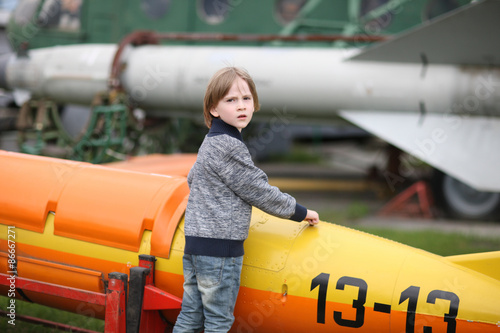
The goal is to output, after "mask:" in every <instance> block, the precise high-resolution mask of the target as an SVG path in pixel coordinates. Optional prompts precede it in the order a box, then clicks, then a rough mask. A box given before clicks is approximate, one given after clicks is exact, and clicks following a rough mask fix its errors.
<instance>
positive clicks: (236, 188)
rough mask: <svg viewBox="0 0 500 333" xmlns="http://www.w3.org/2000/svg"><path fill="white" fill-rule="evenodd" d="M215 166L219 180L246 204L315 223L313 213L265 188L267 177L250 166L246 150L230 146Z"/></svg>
mask: <svg viewBox="0 0 500 333" xmlns="http://www.w3.org/2000/svg"><path fill="white" fill-rule="evenodd" d="M217 164H218V169H219V170H218V172H217V173H218V174H219V176H220V177H221V180H222V181H223V182H224V183H225V184H226V185H227V186H228V187H229V188H230V189H231V190H232V191H233V192H235V193H236V195H238V196H239V197H240V198H242V199H243V200H244V201H246V202H247V203H249V204H250V205H252V206H255V207H257V208H259V209H261V210H263V211H265V212H266V213H269V214H271V215H275V216H278V217H282V218H287V219H293V220H295V221H303V220H305V219H308V221H309V223H310V224H311V223H314V224H315V223H317V222H314V221H317V220H318V218H317V213H316V212H314V211H308V210H307V209H306V208H305V207H304V206H301V205H299V204H297V203H296V200H295V198H293V197H292V196H290V195H288V194H286V193H283V192H281V191H280V190H279V189H278V188H277V187H275V186H271V185H269V183H268V178H267V175H266V174H265V173H264V171H262V170H261V169H259V168H257V167H256V166H255V165H254V163H253V161H252V159H251V157H250V154H249V153H248V150H247V149H246V147H244V146H239V145H238V146H233V147H231V150H230V151H229V152H228V153H227V154H225V156H224V158H223V159H222V160H220V161H218V163H217ZM314 213H316V217H315V215H314Z"/></svg>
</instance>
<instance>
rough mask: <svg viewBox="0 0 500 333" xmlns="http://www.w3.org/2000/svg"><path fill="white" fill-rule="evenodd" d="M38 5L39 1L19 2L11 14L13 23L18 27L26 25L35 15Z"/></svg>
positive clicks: (25, 0) (24, 0) (27, 0)
mask: <svg viewBox="0 0 500 333" xmlns="http://www.w3.org/2000/svg"><path fill="white" fill-rule="evenodd" d="M39 4H40V0H23V1H19V3H18V5H17V7H16V8H15V9H14V12H13V13H12V15H13V17H14V22H16V23H17V24H20V25H24V24H26V23H28V22H29V21H30V20H31V18H32V17H33V16H34V15H35V12H36V9H37V8H38V5H39Z"/></svg>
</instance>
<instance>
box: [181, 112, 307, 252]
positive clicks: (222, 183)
mask: <svg viewBox="0 0 500 333" xmlns="http://www.w3.org/2000/svg"><path fill="white" fill-rule="evenodd" d="M188 184H189V188H190V190H191V192H190V194H189V200H188V204H187V208H186V215H185V227H184V231H185V236H186V247H185V250H184V252H185V253H187V254H197V255H208V256H215V257H236V256H241V255H243V254H244V251H243V242H244V241H245V239H246V238H247V237H248V229H249V226H250V217H251V213H252V206H255V207H257V208H259V209H261V210H263V211H265V212H266V213H269V214H271V215H274V216H277V217H281V218H287V219H291V220H294V221H302V220H304V218H305V216H306V214H307V209H306V208H305V207H304V206H301V205H299V204H297V203H296V201H295V199H294V198H293V197H291V196H290V195H288V194H286V193H282V192H281V191H280V190H279V189H278V188H277V187H274V186H271V185H269V183H268V178H267V175H266V174H265V173H264V172H263V171H262V170H260V169H259V168H257V167H256V166H255V165H254V163H253V162H252V158H251V156H250V153H249V151H248V148H247V147H246V145H245V144H244V143H243V141H242V138H241V133H240V132H239V131H238V129H236V128H235V127H233V126H231V125H228V124H226V123H225V122H223V121H222V120H220V119H219V118H216V119H214V121H213V123H212V127H211V129H210V131H209V133H208V135H207V136H206V137H205V139H204V141H203V143H202V145H201V147H200V149H199V151H198V157H197V160H196V163H195V164H194V165H193V167H192V169H191V171H190V172H189V175H188Z"/></svg>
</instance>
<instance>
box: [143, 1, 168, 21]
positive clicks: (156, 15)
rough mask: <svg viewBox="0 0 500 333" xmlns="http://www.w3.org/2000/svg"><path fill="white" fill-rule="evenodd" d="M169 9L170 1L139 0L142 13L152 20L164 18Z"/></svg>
mask: <svg viewBox="0 0 500 333" xmlns="http://www.w3.org/2000/svg"><path fill="white" fill-rule="evenodd" d="M169 7H170V0H141V9H142V11H143V12H144V13H146V15H147V17H149V18H150V19H153V20H158V19H160V18H162V17H164V16H165V14H166V13H167V12H168V8H169Z"/></svg>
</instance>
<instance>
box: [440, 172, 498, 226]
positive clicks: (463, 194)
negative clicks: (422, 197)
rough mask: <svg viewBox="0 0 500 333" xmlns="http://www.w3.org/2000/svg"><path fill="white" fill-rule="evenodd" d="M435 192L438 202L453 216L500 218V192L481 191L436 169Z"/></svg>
mask: <svg viewBox="0 0 500 333" xmlns="http://www.w3.org/2000/svg"><path fill="white" fill-rule="evenodd" d="M432 184H433V193H434V198H435V201H436V203H437V204H438V205H439V206H441V208H442V209H443V211H444V213H445V214H446V215H448V216H449V217H452V218H458V219H465V220H499V219H500V193H498V192H481V191H477V190H475V189H473V188H472V187H470V186H468V185H466V184H464V183H462V182H461V181H459V180H457V179H455V178H453V177H451V176H449V175H447V174H445V173H443V172H441V171H438V170H435V171H434V175H433V181H432Z"/></svg>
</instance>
